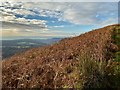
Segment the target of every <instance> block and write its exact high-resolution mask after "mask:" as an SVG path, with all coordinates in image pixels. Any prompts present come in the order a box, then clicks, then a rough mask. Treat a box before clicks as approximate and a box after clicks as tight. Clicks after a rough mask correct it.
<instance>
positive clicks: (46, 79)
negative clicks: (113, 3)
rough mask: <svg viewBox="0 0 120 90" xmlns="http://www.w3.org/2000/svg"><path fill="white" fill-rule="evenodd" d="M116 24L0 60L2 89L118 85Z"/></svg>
mask: <svg viewBox="0 0 120 90" xmlns="http://www.w3.org/2000/svg"><path fill="white" fill-rule="evenodd" d="M119 41H120V25H119V24H116V25H110V26H107V27H104V28H100V29H96V30H93V31H90V32H87V33H85V34H82V35H80V36H77V37H73V38H66V39H63V40H61V41H60V42H58V43H55V44H52V45H50V46H45V47H40V48H34V49H30V50H28V51H26V52H23V53H20V54H16V55H14V56H12V57H11V58H8V59H5V60H3V61H2V70H3V71H2V75H3V77H2V80H3V81H2V82H3V88H81V89H84V88H101V87H102V88H120V63H119V61H120V43H119Z"/></svg>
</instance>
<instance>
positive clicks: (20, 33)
mask: <svg viewBox="0 0 120 90" xmlns="http://www.w3.org/2000/svg"><path fill="white" fill-rule="evenodd" d="M0 13H2V16H0V20H1V22H2V37H3V39H4V38H9V39H10V38H18V37H19V38H25V37H26V38H27V37H29V38H35V37H37V38H38V37H40V38H54V37H73V36H77V35H80V34H81V33H85V32H88V31H91V30H93V29H96V28H101V27H104V26H107V25H111V24H115V23H118V3H117V2H14V3H13V2H3V3H2V5H1V6H0Z"/></svg>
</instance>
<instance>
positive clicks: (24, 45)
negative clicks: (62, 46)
mask: <svg viewBox="0 0 120 90" xmlns="http://www.w3.org/2000/svg"><path fill="white" fill-rule="evenodd" d="M59 40H61V38H51V39H17V40H2V58H3V59H5V58H8V57H11V56H13V55H14V54H17V53H21V52H24V51H26V50H29V49H31V48H36V47H41V46H46V45H50V44H53V43H55V42H58V41H59Z"/></svg>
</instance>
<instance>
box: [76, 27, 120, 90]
mask: <svg viewBox="0 0 120 90" xmlns="http://www.w3.org/2000/svg"><path fill="white" fill-rule="evenodd" d="M112 33H113V34H112V39H113V41H114V42H113V43H114V44H115V45H117V46H118V48H119V49H118V50H117V51H115V52H112V51H109V52H107V53H109V55H112V56H113V58H112V60H101V61H99V60H94V59H93V58H91V57H90V56H89V53H88V52H86V53H85V54H84V55H82V56H79V57H78V58H79V67H78V68H79V70H80V73H79V77H80V79H79V80H78V83H77V84H76V88H80V89H83V90H84V89H86V88H120V27H117V26H116V27H115V28H114V30H113V32H112ZM107 55H108V54H107Z"/></svg>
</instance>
